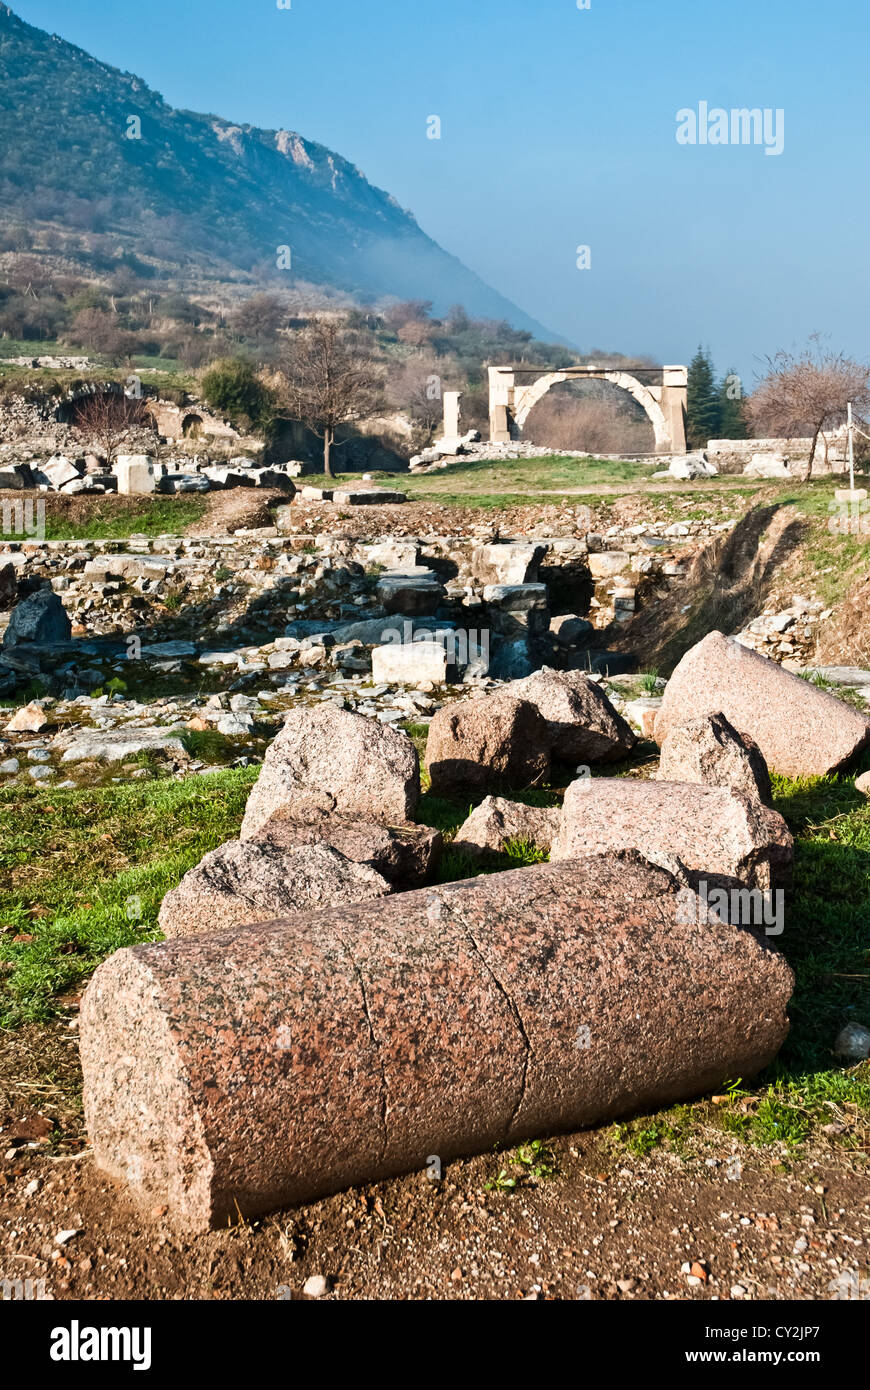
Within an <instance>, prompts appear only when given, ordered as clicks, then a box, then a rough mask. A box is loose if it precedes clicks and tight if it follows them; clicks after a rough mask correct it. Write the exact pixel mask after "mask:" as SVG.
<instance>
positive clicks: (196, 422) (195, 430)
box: [181, 414, 204, 439]
mask: <svg viewBox="0 0 870 1390" xmlns="http://www.w3.org/2000/svg"><path fill="white" fill-rule="evenodd" d="M203 428H204V424H203V418H202V416H201V415H196V414H190V415H185V417H184V419H183V420H182V422H181V434H182V438H183V439H199V438H200V436H201V434H202V432H203Z"/></svg>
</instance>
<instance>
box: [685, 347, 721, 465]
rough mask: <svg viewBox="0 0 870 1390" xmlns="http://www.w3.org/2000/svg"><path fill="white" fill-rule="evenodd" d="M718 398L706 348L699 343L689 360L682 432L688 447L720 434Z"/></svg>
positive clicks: (700, 447) (696, 446)
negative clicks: (684, 424) (684, 427)
mask: <svg viewBox="0 0 870 1390" xmlns="http://www.w3.org/2000/svg"><path fill="white" fill-rule="evenodd" d="M721 416H722V409H721V398H720V395H719V391H718V389H717V387H716V379H715V375H714V372H713V360H712V358H711V356H710V349H709V348H704V347H699V348H698V351H697V352H696V353H695V356H694V357H693V358H692V360H691V362H690V363H689V378H688V399H687V402H686V436H687V438H688V442H689V447H690V448H692V449H703V448H704V447H705V446H706V444H707V441H708V439H719V438H722V437H723V436H722V434H721V429H720V421H721Z"/></svg>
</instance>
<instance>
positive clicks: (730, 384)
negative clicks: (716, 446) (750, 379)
mask: <svg viewBox="0 0 870 1390" xmlns="http://www.w3.org/2000/svg"><path fill="white" fill-rule="evenodd" d="M719 438H720V439H748V438H749V425H748V423H747V420H746V410H745V397H744V395H743V383H742V381H741V380H740V377H739V376H738V375H737V373H736V372H735V371H734V370H733V369H732V370H731V371H729V372H726V374H725V376H724V377H723V378H722V381H721V383H720V385H719Z"/></svg>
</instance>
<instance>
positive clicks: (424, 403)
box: [387, 354, 444, 443]
mask: <svg viewBox="0 0 870 1390" xmlns="http://www.w3.org/2000/svg"><path fill="white" fill-rule="evenodd" d="M442 371H443V364H442V363H440V362H439V360H438V358H437V357H435V356H434V355H433V354H421V355H420V356H419V357H412V358H410V359H409V360H408V361H406V362H403V363H402V365H401V366H400V367H399V368H398V369H397V370H396V371H393V372H391V373H390V380H389V385H388V388H387V390H388V398H389V403H390V404H391V405H393V406H395V407H396V409H398V410H403V411H405V413H406V414H407V415H410V417H411V419H412V420H413V421H414V423H415V425H419V427H420V431H421V433H422V435H423V436H424V437H425V438H426V442H427V443H428V441H429V438H430V437H431V435H432V433H433V431H434V430H435V429H436V428H437V426H438V425H439V424H440V423H441V419H442V416H443V414H444V405H443V398H442V384H443V383H442V380H441V372H442Z"/></svg>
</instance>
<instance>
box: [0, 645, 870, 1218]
mask: <svg viewBox="0 0 870 1390" xmlns="http://www.w3.org/2000/svg"><path fill="white" fill-rule="evenodd" d="M717 663H719V664H718V665H717ZM687 668H691V669H692V670H693V671H694V672H695V677H696V679H695V681H694V683H693V684H689V683H687V680H686V669H687ZM842 674H843V675H844V678H852V677H854V676H856V675H858V676H863V675H864V674H865V673H857V672H847V673H842ZM672 687H673V691H672ZM708 687H709V688H710V689H711V691H712V698H715V701H716V702H717V704H719V703H720V704H721V707H722V708H721V709H716V710H713V711H711V712H710V713H709V714H707V713H705V710H704V708H703V706H704V701H705V690H706V689H707V688H708ZM820 700H821V703H819V701H820ZM801 701H804V703H803V704H801V703H800V702H801ZM723 710H724V711H725V712H724V713H723V712H722V711H723ZM783 710H785V715H786V717H785V718H784V719H783ZM44 713H45V711H44V707H43V705H41V704H38V703H34V702H32V703H31V706H30V707H29V710H28V713H27V715H26V716H25V717H24V718H23V719H22V721H21V722H22V724H23V725H24V726H29V727H30V730H31V732H37V733H38V734H43V733H44V729H43V727H42V722H43V715H44ZM853 716H854V718H853ZM776 718H778V719H779V721H780V724H781V725H782V726H783V727H784V729H785V730H786V732H785V733H784V734H781V735H780V736H779V738H778V739H775V738H774V736H773V732H772V728H771V725H772V722H773V721H774V720H775V719H776ZM656 726H657V727H656V732H657V735H658V736H659V738H660V740H661V742H662V744H663V746H664V747H663V764H662V767H661V768H660V770H659V777H658V778H657V779H654V780H650V779H646V778H639V777H603V776H594V777H593V776H590V775H589V774H590V772H591V768H590V767H588V766H580V767H579V768H578V769H577V772H578V774H579V775H576V776H575V777H574V779H573V780H572V781H571V783H570V785H569V787H568V789H567V792H566V794H565V797H564V804H563V806H562V807H561V809H559V808H557V807H552V806H529V805H525V804H520V803H519V802H516V801H511V800H506V799H504V798H503V797H499V796H493V795H491V794H490V795H484V799H483V800H482V801H481V804H480V805H479V806H478V807H477V808H476V809H475V810H472V812H471V814H470V816H469V817H468V819H467V820H466V822H465V824H464V825H463V826H462V827H461V828H460V830H459V832H458V833H457V836H456V840H455V844H454V853H457V854H459V855H460V856H462V857H464V858H465V859H471V860H472V861H475V860H476V861H477V862H478V866H479V867H480V868H487V867H489V868H493V867H500V861H501V857H502V856H503V855H504V852H505V851H506V850H508V849H509V848H510V846H511V844H513V843H516V842H517V841H521V842H524V843H525V844H526V845H534V846H536V847H537V848H538V850H539V852H540V853H541V855H542V856H543V855H545V854H547V853H548V852H549V855H550V859H551V861H552V862H551V864H549V865H544V864H540V865H537V866H535V867H528V868H524V869H520V870H516V871H513V872H507V873H496V874H493V875H491V876H489V877H478V878H473V879H471V880H466V881H462V882H458V883H447V884H441V885H440V886H438V887H435V886H434V885H433V884H432V879H433V876H434V874H435V871H436V869H437V865H438V853H439V850H440V842H439V837H437V835H436V834H434V832H431V831H428V830H427V829H426V828H425V827H423V826H420V825H418V824H416V823H415V820H414V817H415V816H416V814H417V807H418V798H419V794H420V774H419V764H418V759H417V753H416V750H415V748H414V746H413V744H412V742H411V740H410V738H409V737H408V736H407V735H406V734H405V733H404V732H403V731H401V730H399V729H395V728H391V727H389V725H387V724H384V723H383V722H382V721H380V720H379V719H378V718H376V717H364V716H362V715H361V714H360V713H358V712H357V713H352V712H349V711H346V710H338V709H336V708H333V707H330V705H329V704H327V703H321V704H315V705H310V706H308V707H297V708H294V709H293V710H292V711H291V712H290V713H289V714H288V715H287V716H286V719H285V723H284V727H283V729H282V731H281V733H280V734H279V735H278V737H277V738H276V739H275V740H274V741H273V743H272V744H271V747H270V750H269V753H268V754H267V757H266V761H265V763H264V766H263V769H262V771H261V774H260V779H259V781H258V783H257V784H256V785H255V787H254V789H253V791H252V793H251V795H250V798H249V801H248V807H247V810H246V814H245V819H244V822H243V826H242V831H241V838H240V839H239V840H235V841H231V842H229V843H228V844H225V845H223V846H221V847H220V848H219V849H217V850H215V851H212V852H211V853H210V854H209V855H206V857H205V859H204V860H203V861H202V862H201V863H200V864H199V865H198V866H197V867H196V868H194V869H192V870H191V871H190V872H189V873H188V874H187V875H186V876H185V878H184V879H183V880H182V882H181V883H180V885H179V886H178V888H176V889H175V890H173V891H172V892H170V893H169V894H167V895H166V898H165V900H164V904H163V908H162V910H161V918H160V920H161V925H162V926H163V928H164V931H165V933H166V935H167V937H168V938H170V939H168V940H167V941H166V942H165V943H163V944H161V945H157V946H147V947H136V948H133V949H127V950H122V951H119V952H117V953H116V954H115V955H114V956H113V957H112V958H111V959H110V960H109V961H107V962H106V963H105V964H104V965H102V966H101V967H100V968H99V970H98V971H97V973H96V975H95V977H94V979H93V981H92V983H91V985H90V986H89V987H88V990H87V992H86V996H85V999H84V1003H83V1008H82V1016H81V1047H82V1060H83V1067H84V1073H85V1105H86V1112H87V1119H88V1125H89V1130H90V1134H91V1139H92V1142H93V1145H94V1150H95V1155H96V1159H97V1163H98V1165H99V1166H100V1167H101V1168H103V1169H104V1170H105V1171H107V1172H108V1173H110V1174H112V1175H113V1176H115V1177H119V1178H122V1179H123V1180H125V1181H126V1182H127V1183H128V1184H129V1186H130V1187H131V1189H132V1191H133V1193H134V1194H135V1195H136V1196H138V1197H139V1198H140V1199H142V1200H144V1201H146V1202H147V1203H149V1204H154V1203H157V1204H159V1205H161V1206H165V1207H167V1208H168V1209H169V1213H170V1220H171V1221H172V1222H173V1224H175V1225H177V1226H178V1227H180V1228H183V1229H189V1230H194V1231H203V1230H206V1229H208V1228H209V1227H211V1226H213V1225H215V1224H221V1223H223V1222H225V1221H226V1219H227V1218H228V1216H230V1215H231V1214H233V1213H235V1214H236V1215H238V1213H239V1212H241V1213H242V1215H243V1216H250V1215H255V1214H256V1213H258V1212H262V1211H266V1210H269V1209H271V1208H273V1207H275V1206H277V1205H280V1204H282V1203H286V1202H292V1201H304V1200H307V1199H310V1198H312V1197H315V1196H317V1195H320V1194H321V1193H325V1192H328V1191H332V1190H334V1189H336V1188H338V1187H341V1186H344V1185H347V1184H349V1183H354V1182H358V1181H362V1180H372V1179H377V1178H379V1177H384V1176H387V1175H389V1174H391V1173H398V1172H401V1171H405V1170H407V1169H409V1168H413V1167H415V1166H420V1167H422V1166H424V1165H425V1162H426V1160H427V1158H428V1155H429V1154H431V1153H433V1152H437V1153H438V1154H439V1156H441V1157H442V1158H449V1157H450V1156H452V1155H454V1154H457V1153H463V1152H469V1151H475V1150H479V1149H484V1148H487V1147H490V1146H491V1145H492V1144H493V1143H504V1142H510V1141H512V1140H514V1139H519V1138H522V1137H524V1136H532V1135H537V1134H541V1133H547V1132H550V1131H552V1130H553V1129H554V1128H566V1127H576V1126H578V1125H581V1124H591V1123H596V1122H597V1121H600V1120H602V1119H605V1118H612V1117H614V1116H616V1115H619V1114H622V1113H632V1112H635V1111H637V1110H638V1108H640V1109H644V1108H654V1107H655V1106H659V1105H662V1104H665V1103H671V1102H673V1101H676V1100H679V1099H681V1098H683V1099H685V1098H689V1097H691V1096H693V1095H696V1094H698V1093H702V1092H704V1091H705V1090H709V1089H710V1088H711V1087H714V1086H717V1085H719V1086H721V1084H722V1082H723V1081H724V1080H725V1079H726V1078H727V1077H729V1076H733V1075H736V1074H740V1075H744V1076H751V1075H753V1074H754V1073H755V1072H757V1071H758V1070H759V1069H760V1068H761V1067H763V1066H764V1065H766V1064H767V1063H768V1062H769V1061H770V1060H771V1059H772V1058H773V1056H774V1055H775V1053H776V1051H777V1049H778V1047H779V1046H780V1045H781V1043H782V1040H783V1038H784V1036H785V1032H786V1027H787V1025H786V1023H785V1005H786V1003H787V1002H788V998H789V995H790V993H791V988H792V983H793V982H792V977H791V972H790V971H789V969H788V967H787V965H786V964H785V962H784V960H783V959H782V958H781V957H780V956H779V955H778V954H777V952H776V951H775V949H774V948H773V946H772V944H771V943H770V942H768V941H766V940H765V939H764V936H763V935H762V933H761V930H760V925H759V922H758V920H757V919H752V922H751V924H750V923H743V922H742V919H741V920H740V921H739V922H738V921H735V920H732V919H727V918H726V917H723V916H722V915H720V914H719V913H717V912H710V911H709V910H708V908H707V905H706V902H707V898H706V889H707V887H708V886H712V887H714V888H715V887H722V886H724V887H726V888H727V889H729V890H730V891H731V892H732V894H733V893H734V892H736V893H737V894H738V896H739V897H740V896H744V897H746V898H747V901H749V902H751V901H752V895H753V894H762V895H763V894H772V893H774V892H775V891H778V890H779V889H781V888H782V887H784V886H787V885H788V883H789V879H790V874H791V866H792V857H793V848H794V847H793V842H792V838H791V835H790V833H789V831H788V829H787V827H786V824H785V822H784V820H783V819H782V817H781V816H780V815H779V814H778V813H777V812H775V811H773V810H772V809H771V808H770V807H769V806H768V805H766V804H765V801H766V800H767V799H769V791H770V783H769V776H768V771H767V766H766V763H765V760H764V759H765V756H769V751H768V750H769V749H771V748H774V749H775V750H778V749H780V748H781V747H782V746H784V743H785V741H786V740H787V739H788V737H789V736H790V734H791V733H792V732H793V733H794V735H795V750H794V756H793V758H792V764H791V766H790V768H789V770H790V771H791V772H792V773H793V774H794V775H799V774H800V773H801V772H802V771H805V770H807V769H808V768H810V767H811V766H814V765H815V761H816V760H817V758H818V754H819V749H820V748H822V749H824V750H825V753H826V756H827V757H828V758H829V760H830V759H831V758H834V759H835V760H837V765H842V762H843V761H844V760H846V757H847V754H846V748H847V746H849V747H850V748H851V754H850V755H849V756H852V757H854V756H855V754H857V752H859V751H860V749H861V748H862V747H863V746H864V745H865V743H866V742H867V740H868V737H870V721H868V720H865V719H863V717H862V716H857V715H855V712H854V711H852V710H851V709H849V707H848V706H846V705H844V704H843V703H842V702H841V701H838V700H836V699H834V698H833V697H832V696H830V695H827V694H826V693H825V692H823V691H820V690H818V689H817V688H816V687H815V686H813V685H811V684H810V683H808V682H806V681H801V680H799V679H798V678H797V677H794V676H792V675H790V674H789V673H787V672H785V671H783V670H782V668H781V667H779V666H777V665H776V664H775V663H773V662H769V661H767V660H765V659H764V658H762V657H759V656H757V655H756V654H754V653H751V652H748V651H747V650H746V649H745V648H744V647H741V646H740V645H739V644H737V643H734V642H731V643H728V642H726V639H724V638H722V636H721V634H717V633H713V634H711V635H710V636H709V637H708V638H706V639H704V641H703V642H701V643H699V644H698V646H697V647H696V648H694V649H693V651H692V652H690V653H689V654H688V656H687V657H686V658H685V659H684V662H683V663H681V666H680V667H678V670H677V672H676V673H675V677H674V679H673V681H672V682H671V685H670V686H668V687H667V688H666V691H665V697H664V701H663V703H662V706H661V709H660V711H659V714H658V717H657V719H656ZM659 726H660V727H659ZM634 742H635V739H634V735H633V734H632V733H631V731H630V730H628V726H627V725H626V724H625V722H624V720H623V719H622V718H621V717H620V715H619V713H618V712H617V711H616V709H615V708H614V707H613V705H612V704H611V703H610V702H609V701H608V699H607V697H606V696H605V694H604V693H603V691H602V690H601V689H600V686H599V683H597V682H596V681H595V679H594V678H593V677H587V676H584V675H582V674H580V673H577V672H568V673H564V672H555V671H541V672H539V673H538V674H536V675H535V676H533V677H531V678H529V679H526V680H523V681H519V682H516V683H514V684H513V685H508V686H502V687H500V688H496V689H494V690H490V691H489V692H485V691H483V690H480V691H479V692H478V693H477V695H476V696H474V697H472V698H468V697H466V698H465V699H460V700H456V699H454V700H451V701H449V702H448V703H444V704H442V705H441V707H440V709H439V710H437V712H436V713H435V715H434V718H433V719H432V723H431V727H430V731H429V739H428V745H427V759H426V761H427V767H428V770H429V773H430V776H431V779H432V789H433V791H435V792H436V793H437V794H446V795H452V796H455V797H457V798H463V797H466V796H470V795H474V794H475V793H484V794H485V793H487V792H490V793H491V792H492V791H494V790H497V789H498V787H499V785H502V786H504V785H508V786H510V785H513V786H514V787H516V788H517V789H521V788H528V787H529V786H530V784H534V783H535V782H536V781H543V780H544V779H545V778H546V777H547V775H548V774H549V771H550V767H551V762H552V760H553V759H554V758H556V757H557V750H561V751H562V753H563V754H567V755H570V757H571V758H574V757H575V756H577V754H578V753H579V752H583V753H585V754H587V756H591V754H592V752H593V751H594V752H595V753H596V754H597V756H598V757H599V758H600V759H606V760H608V761H613V760H615V759H618V758H626V757H628V756H630V754H631V752H632V750H633V745H634ZM663 774H664V776H663ZM671 778H673V779H674V780H670V779H671ZM501 862H503V861H501ZM415 885H422V886H415ZM687 896H688V898H689V899H691V901H692V903H693V904H694V910H693V912H690V913H689V914H688V915H687V914H686V912H685V906H686V898H687ZM678 904H679V908H678ZM698 912H700V913H701V914H702V915H701V916H698V915H697V913H698ZM276 915H277V917H278V918H279V919H280V920H273V919H274V918H275V917H276ZM702 921H703V924H704V925H703V930H702V931H699V930H698V926H699V924H700V923H701V922H702ZM750 925H752V926H753V927H754V928H755V929H753V930H750V929H749V926H750ZM772 934H774V935H775V934H777V933H776V931H772ZM175 938H184V939H182V940H178V939H175ZM687 982H689V984H690V987H689V988H688V989H687ZM641 985H642V988H643V998H644V1009H643V1012H642V1013H639V1012H638V1010H637V999H638V989H639V988H640V987H641ZM711 1000H715V1008H711V1007H710V1006H709V1005H710V1001H711ZM602 1029H603V1030H605V1031H606V1037H607V1045H606V1046H602V1047H594V1046H592V1038H593V1036H598V1034H599V1033H600V1032H601V1030H602ZM225 1038H231V1039H232V1045H231V1046H226V1045H225V1044H224V1042H223V1041H222V1040H223V1039H225ZM422 1039H425V1045H422V1043H421V1040H422ZM578 1040H579V1041H578Z"/></svg>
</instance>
